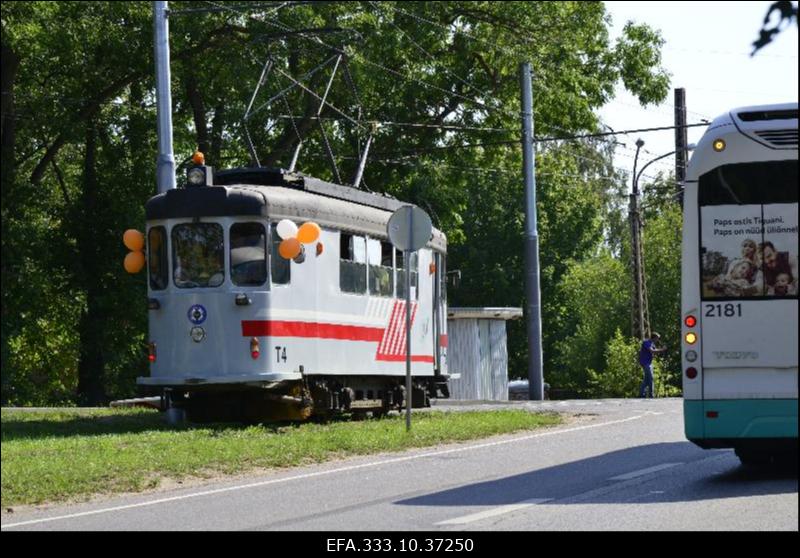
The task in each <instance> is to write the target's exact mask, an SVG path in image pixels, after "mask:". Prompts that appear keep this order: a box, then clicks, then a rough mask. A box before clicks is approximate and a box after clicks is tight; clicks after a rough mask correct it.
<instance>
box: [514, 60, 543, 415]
mask: <svg viewBox="0 0 800 558" xmlns="http://www.w3.org/2000/svg"><path fill="white" fill-rule="evenodd" d="M531 74H532V70H531V65H530V63H529V62H524V63H522V64H521V65H520V84H521V86H522V167H523V173H524V176H525V293H526V295H527V299H528V300H527V312H526V314H527V316H526V319H527V322H528V324H527V325H528V397H529V398H530V399H531V400H534V401H541V400H542V399H544V379H543V378H544V374H543V372H542V311H541V294H540V290H539V235H538V233H537V224H536V178H535V173H534V170H535V166H536V161H535V158H534V152H533V91H532V86H531Z"/></svg>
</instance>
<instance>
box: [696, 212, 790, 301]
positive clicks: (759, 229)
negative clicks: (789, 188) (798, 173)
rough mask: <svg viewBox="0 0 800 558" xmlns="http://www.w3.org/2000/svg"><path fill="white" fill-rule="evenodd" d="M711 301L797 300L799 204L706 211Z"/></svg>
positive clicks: (706, 281) (704, 250) (706, 288)
mask: <svg viewBox="0 0 800 558" xmlns="http://www.w3.org/2000/svg"><path fill="white" fill-rule="evenodd" d="M701 217H702V226H701V232H702V240H701V258H702V262H701V263H702V269H703V282H702V286H703V296H704V297H706V298H715V297H716V298H723V297H751V296H755V297H759V296H775V297H781V296H797V283H798V277H797V274H798V270H797V261H798V247H797V240H798V234H797V230H798V217H797V204H771V205H764V206H761V205H718V206H710V207H703V208H702V212H701Z"/></svg>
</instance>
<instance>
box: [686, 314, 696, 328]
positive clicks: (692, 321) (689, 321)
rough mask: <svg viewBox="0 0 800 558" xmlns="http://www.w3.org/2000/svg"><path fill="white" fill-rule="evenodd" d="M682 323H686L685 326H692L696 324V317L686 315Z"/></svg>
mask: <svg viewBox="0 0 800 558" xmlns="http://www.w3.org/2000/svg"><path fill="white" fill-rule="evenodd" d="M683 323H685V324H686V327H694V326H696V325H697V318H695V317H694V316H686V318H685V319H684V320H683Z"/></svg>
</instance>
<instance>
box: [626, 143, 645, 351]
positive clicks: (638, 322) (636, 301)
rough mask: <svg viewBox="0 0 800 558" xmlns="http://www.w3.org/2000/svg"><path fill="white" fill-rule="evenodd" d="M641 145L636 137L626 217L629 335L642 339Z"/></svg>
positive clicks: (642, 144)
mask: <svg viewBox="0 0 800 558" xmlns="http://www.w3.org/2000/svg"><path fill="white" fill-rule="evenodd" d="M643 146H644V140H643V139H641V138H639V139H637V140H636V156H635V157H634V158H633V184H632V190H631V195H630V205H629V209H628V218H629V219H630V224H631V258H632V259H633V266H632V267H633V286H634V296H633V305H632V309H631V335H632V336H633V337H638V338H639V339H641V340H644V337H645V333H646V332H645V330H646V329H647V328H646V326H645V323H644V315H645V312H644V304H645V300H644V274H643V272H642V250H641V241H640V239H641V237H640V234H641V227H640V225H639V223H640V221H639V205H638V204H639V202H638V198H639V189H638V180H637V179H638V177H639V175H638V174H636V164H637V163H638V162H639V151H640V150H641V149H642V147H643Z"/></svg>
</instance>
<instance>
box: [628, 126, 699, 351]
mask: <svg viewBox="0 0 800 558" xmlns="http://www.w3.org/2000/svg"><path fill="white" fill-rule="evenodd" d="M643 146H644V141H643V140H642V139H637V140H636V156H635V157H634V159H633V184H632V188H631V195H630V210H629V214H628V216H629V218H630V224H631V252H632V254H631V257H632V259H633V266H632V267H633V284H634V290H635V291H634V299H633V306H632V315H631V331H632V333H631V335H632V336H633V337H638V338H639V339H641V340H644V339H645V338H646V337H648V336H649V333H650V331H649V330H650V323H649V322H650V316H649V312H648V309H647V295H646V290H645V277H644V257H643V255H642V220H641V219H640V217H639V178H641V176H642V174H643V173H644V171H645V169H646V168H647V167H649V166H650V165H652V164H653V163H655V162H656V161H660V160H661V159H663V158H665V157H669V156H670V155H674V154H675V153H677V152H678V150H677V149H676V150H675V151H670V152H669V153H665V154H664V155H661V156H659V157H656V158H655V159H652V160H650V161H648V162H647V163H645V165H644V166H643V167H642V168H641V169H640V170H639V172H638V173H637V172H636V165H637V163H638V162H639V150H640V149H641V148H642V147H643ZM694 148H695V144H690V145H687V146H686V150H687V151H691V150H692V149H694ZM682 186H683V185H681V191H682V189H683V188H682Z"/></svg>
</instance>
